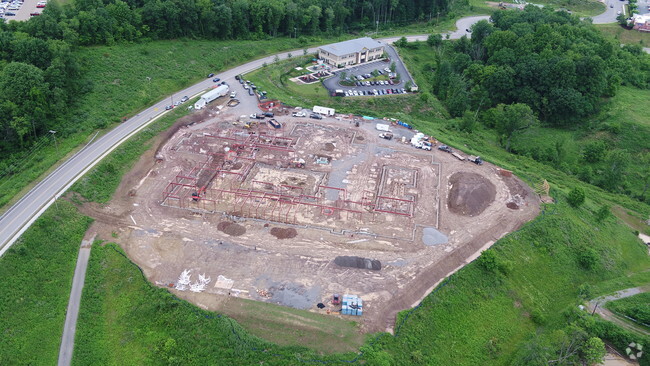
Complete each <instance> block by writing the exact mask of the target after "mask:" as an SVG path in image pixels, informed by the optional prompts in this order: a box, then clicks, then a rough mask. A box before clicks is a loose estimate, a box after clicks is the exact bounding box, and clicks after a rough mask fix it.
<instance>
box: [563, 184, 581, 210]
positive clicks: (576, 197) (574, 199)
mask: <svg viewBox="0 0 650 366" xmlns="http://www.w3.org/2000/svg"><path fill="white" fill-rule="evenodd" d="M567 202H568V203H569V204H570V205H571V206H573V207H575V208H578V207H580V205H582V204H583V203H585V191H583V190H582V188H580V187H575V188H573V189H572V190H571V192H569V195H568V196H567Z"/></svg>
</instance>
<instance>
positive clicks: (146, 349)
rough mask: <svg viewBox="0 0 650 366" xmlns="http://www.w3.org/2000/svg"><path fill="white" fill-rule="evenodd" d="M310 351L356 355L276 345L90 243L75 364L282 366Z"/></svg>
mask: <svg viewBox="0 0 650 366" xmlns="http://www.w3.org/2000/svg"><path fill="white" fill-rule="evenodd" d="M257 309H259V310H269V309H270V308H268V307H257ZM319 323H322V321H319ZM333 325H334V324H332V325H330V326H329V327H332V326H333ZM284 331H286V329H285V330H283V332H284ZM280 334H282V333H280ZM315 357H318V358H319V359H336V358H340V357H348V358H352V357H354V356H353V355H351V354H345V355H336V356H323V355H317V354H315V353H314V352H313V351H310V350H308V349H306V348H303V347H296V346H293V347H280V346H277V345H274V344H271V343H269V342H267V341H264V340H261V339H259V338H256V337H254V336H251V335H249V334H248V333H247V332H246V331H245V330H244V329H243V328H242V327H241V326H240V325H238V324H237V323H236V322H235V321H233V320H232V319H230V318H228V317H225V316H223V317H222V316H219V315H217V314H215V313H213V312H208V311H204V310H201V309H199V308H197V307H195V306H193V305H190V304H189V303H187V302H185V301H182V300H179V299H178V298H176V297H175V296H173V295H172V294H170V293H169V292H168V291H167V290H165V289H161V288H157V287H154V286H152V285H150V284H149V283H148V282H147V280H146V279H145V278H144V276H143V275H142V273H141V272H140V270H139V268H138V267H137V266H135V265H134V264H133V263H131V262H130V261H129V260H128V259H127V258H126V257H125V256H124V254H123V252H122V250H121V249H119V247H117V246H116V245H114V244H108V245H106V246H101V245H97V244H96V245H95V246H94V247H93V249H92V252H91V257H90V264H89V267H88V273H87V278H86V287H85V288H84V293H83V297H82V308H81V311H80V314H79V323H78V326H77V334H76V338H75V352H74V358H73V364H75V365H88V364H101V365H133V364H138V365H150V364H151V365H158V364H191V365H212V364H219V365H252V364H258V363H260V362H263V363H264V364H265V365H287V364H292V363H294V362H298V361H297V359H298V358H301V359H311V358H315Z"/></svg>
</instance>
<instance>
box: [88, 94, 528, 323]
mask: <svg viewBox="0 0 650 366" xmlns="http://www.w3.org/2000/svg"><path fill="white" fill-rule="evenodd" d="M237 108H241V106H240V107H237ZM226 111H229V110H228V109H226ZM250 113H252V112H251V111H246V112H244V111H242V110H237V111H233V112H232V113H230V115H228V114H227V113H226V114H224V113H223V112H222V113H221V115H219V114H218V113H217V112H215V111H214V110H213V111H212V112H211V114H204V115H203V116H202V117H205V118H206V119H205V121H204V122H202V123H197V124H192V123H193V122H196V121H197V118H198V117H192V118H190V119H187V120H185V121H183V122H182V123H180V122H179V123H178V125H177V126H178V127H176V126H175V127H174V128H172V129H171V130H170V131H169V132H167V133H164V134H161V135H160V136H159V137H158V138H157V141H156V143H155V144H153V146H155V148H152V149H151V150H149V151H148V152H147V153H145V154H144V155H143V156H142V157H141V159H140V160H139V161H138V163H137V164H136V165H135V166H134V168H133V169H132V170H131V171H130V172H129V173H127V174H126V175H125V177H124V179H123V181H122V182H121V184H120V187H119V188H118V190H117V191H116V193H115V195H114V196H113V200H112V201H111V202H109V203H108V204H106V205H96V204H90V203H88V204H85V205H83V207H82V208H81V210H82V212H84V213H85V214H88V215H89V216H92V217H93V218H95V219H96V225H93V229H94V230H96V231H97V234H98V236H97V237H98V239H104V240H111V241H116V242H118V243H119V244H120V245H121V246H122V247H123V248H124V250H125V251H126V253H127V254H128V256H129V257H130V258H131V259H132V260H133V261H134V262H135V263H136V264H138V265H139V266H140V267H141V268H142V270H143V271H144V273H145V275H146V276H147V278H148V279H149V280H150V281H151V282H152V283H154V284H156V285H159V286H161V287H167V286H168V285H169V284H170V283H175V281H176V280H177V279H178V276H179V274H180V273H181V272H182V271H183V270H185V269H191V270H192V273H197V274H198V273H205V274H206V275H207V276H210V277H211V278H212V281H213V282H212V283H211V284H210V285H209V286H208V288H207V289H206V291H205V292H203V293H199V294H197V293H192V292H179V291H174V293H175V294H176V295H177V296H179V297H181V298H183V299H186V300H188V301H191V302H193V303H195V304H197V305H198V306H200V307H202V308H205V309H209V310H215V311H222V312H223V311H225V310H227V309H226V307H224V305H223V304H224V302H226V301H227V299H229V298H231V297H241V298H244V299H251V300H257V301H267V302H273V303H280V304H281V305H284V306H292V307H296V308H304V309H307V308H308V309H311V310H310V311H316V312H320V311H319V310H318V309H317V308H316V307H315V306H316V304H318V303H319V302H320V303H324V304H328V302H327V301H328V299H330V298H331V296H332V293H341V294H343V293H350V294H356V295H358V296H359V297H361V298H363V300H364V305H365V307H366V308H365V309H364V315H363V317H345V318H346V319H349V320H355V321H358V322H360V323H361V324H360V329H361V331H363V332H377V331H386V330H388V331H390V330H391V329H392V327H394V325H395V319H396V314H397V313H398V312H399V311H402V310H404V309H408V308H410V307H413V306H414V305H416V304H417V303H418V302H419V301H421V299H422V298H423V297H424V296H425V295H426V294H427V293H429V292H430V291H431V289H432V288H433V287H434V286H435V285H436V283H438V281H440V280H441V279H443V278H444V277H445V276H447V275H449V273H450V272H453V271H454V270H456V269H458V268H461V267H462V266H464V265H465V264H466V263H468V262H469V261H470V260H471V259H472V258H473V257H474V256H476V255H477V253H479V252H480V251H481V250H484V249H486V248H488V247H489V246H490V245H491V244H492V243H494V242H496V241H497V240H498V239H499V238H501V237H503V235H505V234H507V233H508V232H511V231H513V230H516V229H517V228H519V227H521V225H522V224H524V223H525V222H527V221H529V220H531V219H532V218H534V217H535V216H536V215H537V214H538V212H539V199H538V197H537V195H535V194H533V192H532V190H530V188H529V187H528V186H527V185H526V184H524V183H522V182H521V181H520V180H519V179H518V178H516V177H514V176H513V177H505V176H502V175H500V174H499V173H498V168H497V167H495V166H493V165H491V164H489V163H486V164H484V165H483V166H477V165H475V164H471V163H467V162H461V161H458V160H457V159H456V158H454V157H452V156H451V155H449V154H446V153H444V152H438V151H435V150H434V151H431V152H425V151H421V150H417V149H413V148H412V147H411V146H409V145H404V144H401V143H399V140H400V139H401V137H402V136H404V137H406V140H407V141H408V140H409V139H410V135H406V134H409V133H410V134H411V135H412V131H406V130H404V129H401V128H399V127H393V129H394V130H393V131H392V132H394V133H395V134H396V136H397V137H400V138H399V139H398V138H396V139H394V140H392V141H385V140H381V139H379V137H378V136H377V132H376V131H375V126H374V124H372V123H368V124H362V126H360V127H359V128H356V127H352V128H351V127H350V126H351V122H350V121H349V120H347V119H345V118H344V119H343V120H341V121H339V120H336V119H334V118H326V119H324V120H323V121H322V122H321V121H318V122H313V121H311V120H308V121H307V122H305V119H300V118H292V117H286V118H283V119H282V120H281V122H282V124H283V128H282V129H281V130H279V131H276V130H271V132H270V133H272V134H274V135H275V136H284V137H287V136H292V137H293V138H295V141H297V144H296V146H295V147H294V149H295V153H293V154H294V155H293V156H295V157H297V158H303V159H304V160H305V161H306V167H304V168H302V169H294V168H292V167H291V166H289V164H291V161H292V160H282V159H283V158H282V156H280V155H279V154H278V153H276V152H273V151H269V150H261V151H251V153H252V154H254V158H255V159H259V160H264V159H268V160H269V161H273V160H272V159H276V160H277V163H273V164H267V165H263V164H262V165H260V164H256V165H254V166H252V167H251V166H250V163H247V162H246V160H236V161H233V162H232V163H233V164H232V165H227V166H224V169H227V170H228V171H229V172H232V173H228V174H219V175H217V176H215V177H213V180H212V182H210V183H209V185H208V190H210V189H211V188H212V187H215V186H216V187H217V188H219V186H217V184H222V186H221V189H223V190H224V192H225V191H229V192H231V193H224V194H222V195H216V194H215V193H214V192H215V191H211V192H210V191H208V193H209V194H213V196H205V197H206V198H217V199H218V204H219V205H220V206H219V207H217V209H213V208H211V206H210V205H209V202H208V201H207V200H206V201H205V202H203V201H199V202H195V201H193V200H192V199H191V197H190V196H188V195H185V196H183V197H185V198H184V201H183V207H182V208H179V207H174V206H173V204H174V202H173V201H172V202H163V195H162V193H163V191H164V190H165V187H167V186H168V185H169V182H171V181H174V179H175V177H176V176H177V175H179V174H181V173H182V174H188V173H190V171H191V170H192V169H193V167H195V166H197V164H199V163H202V162H205V161H206V156H208V153H210V152H215V151H223V149H222V146H219V145H217V144H216V142H215V141H217V140H214V139H211V138H206V137H204V136H206V135H205V134H210V135H212V136H214V135H216V134H218V133H219V131H221V130H224V129H226V128H235V129H237V130H236V131H234V132H236V133H243V132H244V131H245V130H243V129H242V128H241V126H236V125H235V124H234V123H233V121H234V120H236V119H237V118H238V117H239V116H240V115H242V114H250ZM233 126H234V127H233ZM249 132H250V131H246V133H249ZM168 138H169V140H168V141H167V139H168ZM201 139H203V140H201ZM362 140H363V141H364V142H363V144H360V143H359V142H358V141H362ZM158 143H159V144H160V145H159V146H158ZM327 143H331V144H332V145H333V146H334V147H335V149H334V150H333V151H331V152H328V155H330V156H328V157H327V158H328V162H327V163H326V164H323V163H320V162H319V163H317V162H316V156H319V155H320V156H323V155H322V154H321V153H322V152H324V151H323V148H324V147H325V145H326V144H327ZM274 154H275V155H274ZM274 156H275V157H274ZM154 157H155V158H154ZM291 158H292V157H291ZM287 161H288V164H287V163H286V162H287ZM242 163H243V164H242ZM247 166H248V167H249V168H248V170H247ZM207 168H211V167H210V166H207ZM259 168H264V169H263V170H264V172H260V169H259ZM244 173H245V174H248V178H246V179H245V181H246V182H252V181H253V180H256V183H254V186H253V187H254V188H255V189H257V190H259V191H264V192H268V193H273V192H274V191H273V190H275V192H281V193H282V194H283V195H285V198H282V201H280V200H277V199H275V198H273V197H274V196H272V195H271V196H267V197H271V198H263V199H262V198H261V197H262V196H261V195H262V193H258V194H255V195H251V196H246V197H244V196H242V197H241V198H238V199H235V198H233V197H234V194H233V193H232V192H234V191H235V190H237V189H240V188H239V187H240V186H241V188H244V189H245V188H247V186H243V183H241V182H244V179H242V180H237V179H236V177H237V176H236V174H244ZM262 173H264V174H263V175H264V176H262V175H261V174H262ZM255 174H258V175H260V176H259V177H255V176H254V175H255ZM228 177H233V178H232V179H229V178H228ZM261 178H263V179H261ZM220 182H221V183H220ZM246 182H244V183H246ZM251 184H253V183H251ZM281 184H288V185H290V186H294V188H287V187H284V188H280V185H281ZM322 186H328V187H332V188H327V190H326V191H324V190H325V188H322ZM336 189H345V191H336ZM191 191H192V189H189V191H187V192H189V193H187V192H186V193H187V194H190V193H191ZM451 191H453V193H452V192H451ZM495 191H496V194H495ZM176 192H177V193H182V191H176ZM296 192H301V193H302V194H304V197H306V198H303V200H304V201H305V202H307V203H314V202H316V201H312V200H315V199H312V198H309V197H311V196H319V199H320V200H321V202H323V201H329V202H325V203H326V204H328V205H332V206H337V207H341V208H349V207H352V206H353V205H355V204H354V203H351V202H370V203H372V205H375V206H374V207H376V208H378V209H381V210H385V211H389V212H397V214H381V213H378V212H377V213H372V214H370V213H366V212H369V211H370V209H371V208H370V207H363V210H364V213H363V214H362V215H359V214H354V213H346V212H345V211H338V212H333V210H331V209H321V208H320V207H312V206H304V205H303V206H299V205H295V201H293V199H295V196H296V194H297V193H296ZM331 193H333V194H331ZM378 196H388V197H394V198H396V199H398V200H393V199H390V198H386V199H384V198H382V199H378ZM290 197H294V198H292V199H291V200H290V199H288V198H290ZM451 198H455V200H454V204H449V203H448V199H449V201H451ZM264 200H266V201H264ZM513 204H515V205H517V206H518V209H517V210H514V209H510V208H509V206H512V205H513ZM176 205H178V203H176ZM452 206H454V207H455V208H457V210H454V209H452ZM299 207H301V208H300V210H299V211H298V210H297V208H299ZM289 208H291V209H290V210H289ZM210 210H212V211H210ZM466 211H467V212H469V213H470V214H471V213H472V212H474V215H475V216H468V214H466V213H465V212H466ZM239 214H243V216H244V217H240V218H237V219H234V220H231V217H232V215H239ZM283 222H288V223H291V224H292V225H287V226H285V225H283ZM296 225H299V226H296ZM295 227H300V229H299V231H296V229H295ZM423 228H435V229H436V230H438V231H439V232H440V233H441V234H443V235H445V236H446V237H448V242H446V243H441V244H438V245H433V246H429V245H425V244H424V243H423V242H422V237H423ZM279 239H292V240H279ZM344 257H347V259H342V258H344ZM370 258H371V259H370ZM374 261H376V262H374ZM337 262H338V263H337ZM340 263H342V264H343V265H340ZM378 269H381V270H378ZM265 293H271V294H272V298H269V297H265V296H262V295H259V294H265ZM328 307H329V305H328ZM331 310H333V313H332V314H335V309H331ZM332 316H338V315H332ZM288 326H290V325H288Z"/></svg>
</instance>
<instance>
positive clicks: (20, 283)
mask: <svg viewBox="0 0 650 366" xmlns="http://www.w3.org/2000/svg"><path fill="white" fill-rule="evenodd" d="M90 221H91V220H90V219H89V218H87V217H85V216H83V215H80V214H79V213H78V212H77V209H76V208H75V207H74V206H73V205H72V204H70V203H68V202H66V201H62V200H61V201H60V202H58V204H57V205H56V206H52V207H50V208H49V209H48V210H47V211H46V212H45V213H44V214H43V215H42V216H41V217H40V218H39V219H38V220H36V222H35V223H34V224H33V225H32V226H31V227H30V228H29V229H28V230H27V231H26V232H25V234H23V236H22V237H21V239H19V241H18V242H17V243H16V244H14V246H13V247H12V248H11V249H9V250H8V251H7V252H6V253H5V254H4V256H3V257H2V258H0V276H1V278H2V282H0V333H1V334H2V337H0V364H2V365H28V364H29V365H54V364H56V361H57V358H58V354H59V345H60V343H61V334H62V332H63V323H64V320H65V313H66V308H67V306H68V296H69V295H70V288H71V285H72V276H73V273H74V268H75V262H76V258H77V254H78V252H79V246H80V245H81V240H82V238H83V235H84V233H85V231H86V229H87V228H88V226H89V225H90Z"/></svg>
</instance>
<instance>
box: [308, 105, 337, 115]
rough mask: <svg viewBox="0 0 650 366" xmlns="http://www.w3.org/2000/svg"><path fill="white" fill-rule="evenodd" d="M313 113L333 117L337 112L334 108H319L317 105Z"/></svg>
mask: <svg viewBox="0 0 650 366" xmlns="http://www.w3.org/2000/svg"><path fill="white" fill-rule="evenodd" d="M313 111H314V113H320V114H324V115H326V116H333V115H334V113H335V112H336V111H335V110H334V108H327V107H321V106H317V105H315V106H314V109H313Z"/></svg>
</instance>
